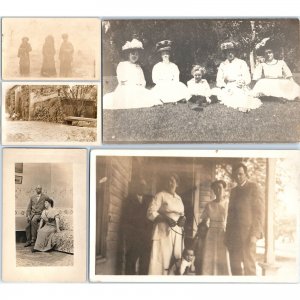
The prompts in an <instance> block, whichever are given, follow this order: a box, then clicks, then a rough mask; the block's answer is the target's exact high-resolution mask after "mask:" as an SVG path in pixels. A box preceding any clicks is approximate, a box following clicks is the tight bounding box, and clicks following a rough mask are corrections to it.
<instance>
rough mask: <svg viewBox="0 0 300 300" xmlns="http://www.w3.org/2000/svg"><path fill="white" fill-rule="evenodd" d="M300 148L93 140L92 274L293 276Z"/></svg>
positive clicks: (142, 278) (135, 277)
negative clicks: (122, 145)
mask: <svg viewBox="0 0 300 300" xmlns="http://www.w3.org/2000/svg"><path fill="white" fill-rule="evenodd" d="M299 167H300V153H299V151H262V150H258V151H246V150H244V151H203V150H202V151H199V150H197V151H195V150H191V151H189V152H188V153H187V152H186V151H185V152H183V151H180V150H179V151H178V150H152V151H151V150H148V151H147V150H135V151H130V150H92V154H91V187H90V189H91V206H90V216H91V222H90V279H91V281H96V282H97V281H100V282H120V281H121V282H127V281H130V282H173V281H176V282H297V281H298V280H299V268H298V267H299V265H298V264H299V245H298V244H299V235H298V234H299V233H298V227H299V225H298V224H299V223H298V222H299V221H298V218H299V201H300V188H299V179H300V172H299V170H300V168H299Z"/></svg>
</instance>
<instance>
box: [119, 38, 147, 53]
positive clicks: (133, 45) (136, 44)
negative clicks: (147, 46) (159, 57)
mask: <svg viewBox="0 0 300 300" xmlns="http://www.w3.org/2000/svg"><path fill="white" fill-rule="evenodd" d="M130 50H144V47H143V43H142V42H141V41H139V40H137V39H132V41H131V42H129V41H127V42H126V43H125V44H124V45H123V46H122V51H130Z"/></svg>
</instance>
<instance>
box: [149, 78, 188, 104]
mask: <svg viewBox="0 0 300 300" xmlns="http://www.w3.org/2000/svg"><path fill="white" fill-rule="evenodd" d="M151 92H152V93H153V95H154V96H153V97H154V98H156V99H160V100H161V101H162V102H163V103H170V102H177V101H179V100H183V99H184V100H188V99H189V98H190V97H191V96H190V94H189V92H188V88H187V86H186V85H185V84H184V83H182V82H180V81H178V82H175V81H167V82H161V83H158V84H156V85H155V86H154V87H153V89H152V90H151Z"/></svg>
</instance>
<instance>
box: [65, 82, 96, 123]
mask: <svg viewBox="0 0 300 300" xmlns="http://www.w3.org/2000/svg"><path fill="white" fill-rule="evenodd" d="M61 92H62V94H63V96H64V98H66V99H69V100H70V101H72V103H73V108H74V115H75V116H78V117H80V116H82V115H83V114H84V110H85V105H86V101H90V100H92V101H94V102H95V106H97V86H96V85H73V86H68V85H64V86H62V87H61Z"/></svg>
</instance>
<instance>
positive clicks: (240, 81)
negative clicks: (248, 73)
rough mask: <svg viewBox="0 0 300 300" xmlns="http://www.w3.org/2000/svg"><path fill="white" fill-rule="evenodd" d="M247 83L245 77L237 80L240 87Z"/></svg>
mask: <svg viewBox="0 0 300 300" xmlns="http://www.w3.org/2000/svg"><path fill="white" fill-rule="evenodd" d="M244 85H245V81H244V80H243V79H239V80H237V81H236V86H237V87H238V88H242V87H243V86H244Z"/></svg>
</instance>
